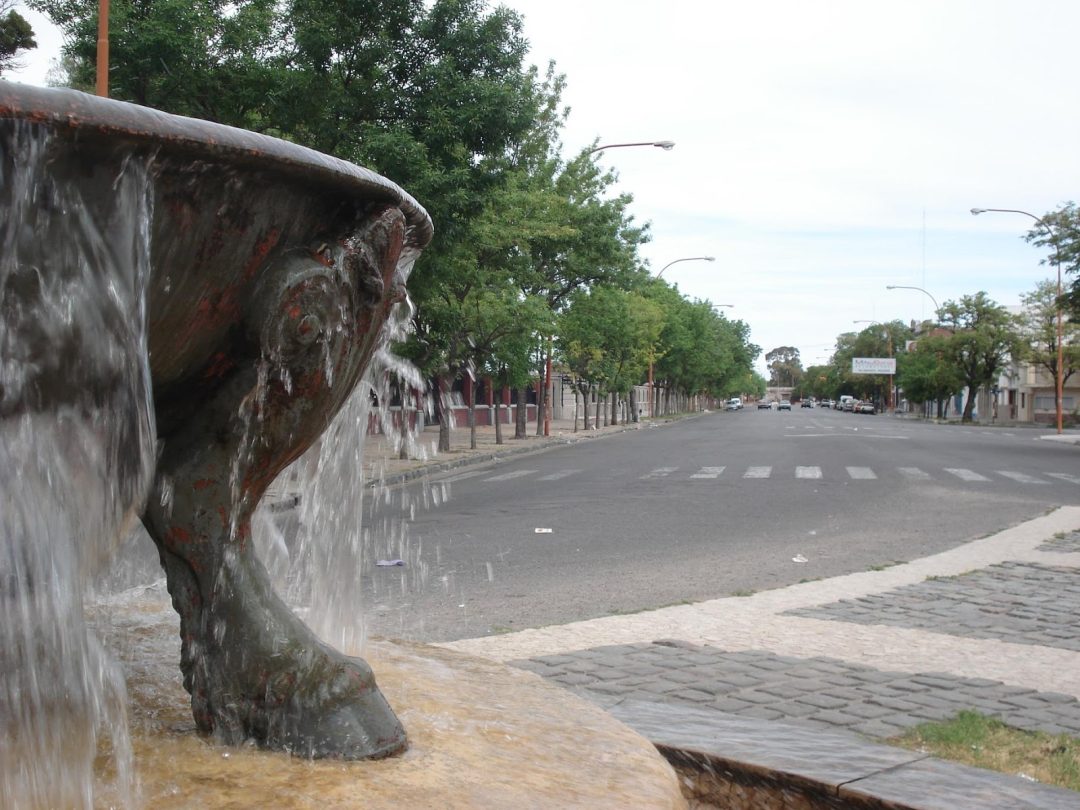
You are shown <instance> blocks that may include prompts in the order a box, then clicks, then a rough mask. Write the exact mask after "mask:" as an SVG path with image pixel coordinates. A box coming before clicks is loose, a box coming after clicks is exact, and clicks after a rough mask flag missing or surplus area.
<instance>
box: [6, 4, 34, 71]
mask: <svg viewBox="0 0 1080 810" xmlns="http://www.w3.org/2000/svg"><path fill="white" fill-rule="evenodd" d="M14 5H15V3H14V1H13V0H0V76H3V75H4V71H5V70H10V69H11V68H13V67H15V66H16V65H17V64H18V60H19V55H20V51H28V50H30V49H32V48H36V47H37V41H36V40H35V39H34V29H33V28H31V27H30V23H28V22H27V21H26V18H25V17H23V16H22V15H21V14H19V12H17V11H15V9H14V8H13V7H14ZM4 12H7V13H6V14H5V13H4Z"/></svg>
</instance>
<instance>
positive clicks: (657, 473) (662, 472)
mask: <svg viewBox="0 0 1080 810" xmlns="http://www.w3.org/2000/svg"><path fill="white" fill-rule="evenodd" d="M677 469H679V468H678V467H657V468H656V469H655V470H653V471H652V472H649V473H646V474H645V475H643V476H641V477H642V478H643V479H645V478H665V477H667V476H669V475H671V474H672V473H673V472H675V471H676V470H677Z"/></svg>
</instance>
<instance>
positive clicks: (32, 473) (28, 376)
mask: <svg viewBox="0 0 1080 810" xmlns="http://www.w3.org/2000/svg"><path fill="white" fill-rule="evenodd" d="M49 137H50V136H49V135H47V134H45V133H43V132H41V131H38V130H37V129H36V128H35V127H33V126H31V125H28V124H22V123H16V124H15V126H14V129H13V131H12V135H11V138H10V140H8V141H6V142H5V143H4V144H3V146H4V147H5V148H4V151H3V153H2V154H0V312H2V317H0V359H2V364H0V602H2V610H3V621H0V729H2V734H0V762H2V766H0V806H3V807H89V806H90V805H91V803H92V795H91V794H92V785H93V779H92V775H93V767H94V759H95V756H96V754H97V752H98V750H99V748H102V749H108V750H109V751H110V752H111V753H110V754H109V756H111V758H112V760H113V762H112V767H111V770H112V773H113V774H114V781H115V783H116V784H117V786H118V788H119V789H118V795H120V796H130V795H131V783H132V767H131V753H130V748H131V746H130V740H129V737H128V732H127V725H126V721H125V716H124V714H125V693H124V682H123V679H122V677H120V673H119V671H118V668H117V666H116V664H115V662H113V661H112V660H110V658H109V657H108V656H106V655H104V654H103V652H102V649H101V646H100V645H99V644H98V643H97V641H96V640H95V639H94V638H93V637H92V636H91V635H90V634H89V633H87V631H86V626H85V623H84V619H83V595H84V583H85V581H86V579H87V577H88V576H89V575H90V574H92V573H93V572H94V571H95V570H97V569H98V568H99V566H100V565H101V563H102V562H103V560H104V559H105V558H106V557H107V555H108V552H109V551H110V549H111V548H112V547H113V545H114V544H115V542H116V540H117V539H118V538H119V536H120V535H121V533H122V532H123V531H124V530H125V527H126V526H127V525H130V524H131V522H132V521H134V519H135V517H134V516H135V515H136V514H137V511H138V508H139V505H140V503H141V500H142V498H143V497H144V494H145V492H146V490H147V487H148V485H149V483H150V475H151V471H152V465H153V454H154V427H153V411H152V408H151V406H150V373H149V368H148V367H147V362H146V356H147V352H146V313H145V308H144V303H143V302H144V301H145V298H146V296H145V290H146V286H147V282H148V273H149V243H150V240H149V221H150V215H151V210H150V208H151V197H150V194H149V188H150V186H149V183H148V182H147V165H146V162H145V161H139V160H129V161H127V162H126V163H125V164H124V166H123V168H122V169H121V170H120V172H119V174H118V175H117V176H116V178H115V181H114V185H113V192H114V193H113V197H112V204H111V206H108V207H107V208H106V209H105V210H102V209H101V208H100V207H91V206H89V205H86V204H84V201H83V200H82V199H80V197H79V192H78V190H77V189H75V188H72V187H69V186H68V185H66V184H65V183H64V182H62V181H60V180H58V179H57V178H56V177H55V176H54V174H53V172H52V164H51V163H50V161H48V160H46V148H47V146H48V138H49Z"/></svg>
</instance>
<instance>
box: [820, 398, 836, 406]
mask: <svg viewBox="0 0 1080 810" xmlns="http://www.w3.org/2000/svg"><path fill="white" fill-rule="evenodd" d="M818 405H819V406H820V407H822V408H831V407H832V406H833V401H832V400H831V399H823V400H821V402H819V403H818Z"/></svg>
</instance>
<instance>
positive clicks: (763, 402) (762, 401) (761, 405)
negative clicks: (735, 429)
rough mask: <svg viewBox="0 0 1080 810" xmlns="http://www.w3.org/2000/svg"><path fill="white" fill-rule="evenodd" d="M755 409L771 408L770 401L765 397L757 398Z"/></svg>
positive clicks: (766, 409) (765, 409)
mask: <svg viewBox="0 0 1080 810" xmlns="http://www.w3.org/2000/svg"><path fill="white" fill-rule="evenodd" d="M757 409H758V410H759V411H768V410H772V403H771V402H770V401H769V400H767V399H759V400H758V401H757Z"/></svg>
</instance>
